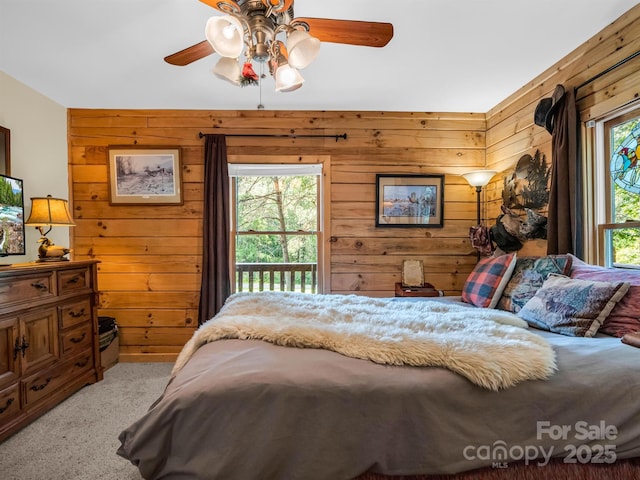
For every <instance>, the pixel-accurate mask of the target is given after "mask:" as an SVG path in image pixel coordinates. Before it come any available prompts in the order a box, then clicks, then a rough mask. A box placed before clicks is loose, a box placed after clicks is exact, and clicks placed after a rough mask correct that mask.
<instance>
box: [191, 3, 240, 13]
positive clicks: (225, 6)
mask: <svg viewBox="0 0 640 480" xmlns="http://www.w3.org/2000/svg"><path fill="white" fill-rule="evenodd" d="M200 1H201V2H202V3H204V4H206V5H209V6H210V7H212V8H215V9H216V10H220V11H221V12H224V13H240V6H239V5H238V4H237V3H236V2H235V1H234V0H200Z"/></svg>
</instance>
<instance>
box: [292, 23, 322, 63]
mask: <svg viewBox="0 0 640 480" xmlns="http://www.w3.org/2000/svg"><path fill="white" fill-rule="evenodd" d="M287 50H288V52H289V65H291V66H292V67H293V68H305V67H306V66H308V65H309V64H310V63H311V62H313V61H314V60H315V59H316V57H317V56H318V54H319V53H320V40H318V39H317V38H315V37H312V36H311V35H309V34H308V33H307V32H305V31H303V30H293V31H292V32H291V33H290V34H289V36H288V37H287Z"/></svg>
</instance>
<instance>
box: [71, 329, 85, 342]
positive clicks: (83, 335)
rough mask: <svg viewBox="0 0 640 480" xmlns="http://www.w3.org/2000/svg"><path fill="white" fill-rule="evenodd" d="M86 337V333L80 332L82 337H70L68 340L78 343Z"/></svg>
mask: <svg viewBox="0 0 640 480" xmlns="http://www.w3.org/2000/svg"><path fill="white" fill-rule="evenodd" d="M86 336H87V332H82V336H81V337H80V338H76V337H71V338H70V339H69V340H71V341H72V342H73V343H80V342H81V341H83V340H84V339H85V337H86Z"/></svg>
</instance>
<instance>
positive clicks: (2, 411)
mask: <svg viewBox="0 0 640 480" xmlns="http://www.w3.org/2000/svg"><path fill="white" fill-rule="evenodd" d="M12 403H13V397H12V398H10V399H9V400H7V403H5V405H4V407H0V414H1V413H4V412H5V410H6V409H7V408H9V407H10V406H11V404H12Z"/></svg>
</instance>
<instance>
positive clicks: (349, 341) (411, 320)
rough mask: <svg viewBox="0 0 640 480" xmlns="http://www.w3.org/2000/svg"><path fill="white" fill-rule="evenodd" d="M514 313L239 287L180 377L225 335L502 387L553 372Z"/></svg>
mask: <svg viewBox="0 0 640 480" xmlns="http://www.w3.org/2000/svg"><path fill="white" fill-rule="evenodd" d="M526 328H527V324H526V322H524V321H523V320H522V319H520V318H518V317H517V316H515V315H513V314H511V313H508V312H504V311H501V310H493V309H480V308H475V307H467V306H463V305H457V304H453V303H443V302H435V301H417V302H411V301H394V300H392V299H375V298H370V297H363V296H357V295H312V294H303V293H282V292H261V293H237V294H234V295H232V296H231V297H229V298H228V299H227V301H226V303H225V305H224V307H223V308H222V309H221V310H220V312H219V313H218V314H217V315H216V316H215V317H214V318H212V319H211V320H209V321H208V322H206V323H204V324H203V325H202V326H201V327H200V328H199V329H198V330H196V332H195V333H194V335H193V337H192V338H191V339H190V340H189V341H188V342H187V344H186V345H185V346H184V348H183V350H182V351H181V352H180V355H179V356H178V359H177V361H176V364H175V366H174V368H173V374H174V375H175V374H176V373H178V372H179V371H180V369H181V368H182V367H183V366H184V364H185V363H186V362H187V361H188V360H189V358H191V356H192V355H193V354H194V353H195V351H196V350H197V349H198V348H199V347H200V346H202V345H204V344H205V343H208V342H213V341H215V340H220V339H231V338H234V339H243V340H248V339H258V340H264V341H267V342H271V343H274V344H276V345H282V346H287V347H298V348H324V349H327V350H332V351H334V352H338V353H340V354H342V355H345V356H347V357H353V358H360V359H367V360H371V361H373V362H376V363H382V364H386V365H413V366H437V367H445V368H448V369H450V370H452V371H454V372H457V373H458V374H460V375H463V376H465V377H466V378H468V379H469V380H470V381H471V382H473V383H475V384H477V385H479V386H481V387H484V388H487V389H490V390H500V389H502V388H507V387H510V386H512V385H515V384H516V383H518V382H521V381H523V380H530V379H545V378H548V377H549V376H550V375H552V374H553V372H554V371H555V368H556V365H555V353H554V351H553V349H552V348H551V346H550V345H549V344H548V343H547V341H546V340H544V339H543V338H542V337H540V336H539V335H536V334H534V333H531V332H529V331H528V330H527V329H526Z"/></svg>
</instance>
